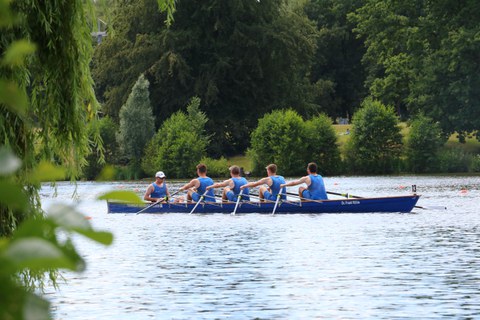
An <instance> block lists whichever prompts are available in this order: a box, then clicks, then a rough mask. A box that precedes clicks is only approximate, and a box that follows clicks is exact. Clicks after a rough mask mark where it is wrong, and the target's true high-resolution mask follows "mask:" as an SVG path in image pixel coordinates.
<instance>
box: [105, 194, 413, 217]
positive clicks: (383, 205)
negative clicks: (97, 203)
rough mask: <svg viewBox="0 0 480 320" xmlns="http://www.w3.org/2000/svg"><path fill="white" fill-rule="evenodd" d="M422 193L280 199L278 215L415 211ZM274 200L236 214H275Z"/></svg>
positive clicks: (118, 208) (129, 208) (169, 208)
mask: <svg viewBox="0 0 480 320" xmlns="http://www.w3.org/2000/svg"><path fill="white" fill-rule="evenodd" d="M419 198H420V196H419V195H408V196H395V197H378V198H348V199H333V200H323V201H284V202H280V203H279V204H278V206H277V208H276V210H275V214H282V213H284V214H318V213H370V212H411V211H412V209H413V208H414V207H415V205H416V203H417V201H418V199H419ZM149 205H151V204H149V203H145V204H131V203H124V202H123V203H122V202H111V201H108V202H107V206H108V213H137V212H139V211H140V210H142V209H145V208H146V207H148V206H149ZM195 205H196V203H163V204H156V205H154V206H152V207H150V208H148V209H146V210H144V211H142V214H143V213H145V214H148V213H190V212H191V211H192V209H193V208H194V207H195ZM274 206H275V203H273V202H263V203H259V202H250V201H249V202H241V203H240V204H239V206H238V208H237V211H236V213H238V214H246V213H272V211H273V208H274ZM234 209H235V202H223V203H220V202H217V203H211V202H205V203H200V204H199V205H197V207H196V208H195V211H194V214H205V213H232V212H233V210H234Z"/></svg>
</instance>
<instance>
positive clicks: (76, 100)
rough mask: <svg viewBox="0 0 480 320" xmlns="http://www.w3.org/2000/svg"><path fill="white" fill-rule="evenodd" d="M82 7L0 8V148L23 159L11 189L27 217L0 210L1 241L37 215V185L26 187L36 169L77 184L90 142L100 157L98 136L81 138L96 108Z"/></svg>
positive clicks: (30, 4) (33, 2)
mask: <svg viewBox="0 0 480 320" xmlns="http://www.w3.org/2000/svg"><path fill="white" fill-rule="evenodd" d="M87 7H88V5H87V4H85V3H84V2H83V1H81V0H74V1H69V2H54V3H46V2H44V1H37V0H27V1H21V2H16V3H15V5H14V6H12V7H10V5H9V1H6V2H5V1H4V0H2V1H1V8H2V10H1V11H2V14H1V15H2V19H0V20H1V22H0V28H1V31H0V53H1V54H0V57H1V58H0V128H2V129H1V130H0V141H1V144H2V145H5V146H8V147H9V148H10V150H11V151H12V152H13V153H14V154H16V155H18V156H19V157H20V158H21V159H22V167H21V170H19V171H17V172H16V174H15V182H18V183H20V184H21V185H23V186H24V190H25V196H26V198H27V200H26V202H28V203H29V204H30V206H29V210H26V211H15V210H12V209H11V208H9V207H5V206H0V221H1V223H0V224H1V226H2V227H1V229H0V232H1V234H0V235H9V234H10V233H11V232H12V231H13V230H14V228H15V227H16V225H17V224H18V223H19V222H21V221H22V220H23V219H24V218H26V217H27V216H30V215H40V214H41V213H42V211H41V205H40V201H39V197H38V189H39V188H40V184H38V183H35V182H32V181H30V180H29V179H28V177H29V175H30V173H31V170H32V168H34V167H35V166H36V164H37V163H38V162H39V161H41V160H43V159H47V160H53V161H55V162H56V163H58V164H61V165H62V166H63V167H64V168H65V169H66V172H67V176H68V177H70V178H71V179H75V178H76V177H77V176H78V175H79V173H80V172H81V167H82V166H83V165H84V164H85V163H86V160H85V157H86V155H87V154H88V153H89V152H90V146H89V143H88V140H89V139H91V140H93V141H94V144H95V145H96V146H97V148H98V150H100V151H101V150H102V143H101V140H100V138H99V136H98V135H93V136H90V137H89V132H88V130H87V124H88V123H89V122H92V121H95V117H96V111H97V108H98V104H97V102H96V100H95V96H94V92H93V88H92V80H91V77H90V69H89V62H90V54H91V52H92V49H91V39H90V31H89V29H88V26H87V21H86V18H85V11H84V9H85V8H87ZM3 18H5V20H4V19H3ZM9 21H10V22H9ZM33 52H35V54H32V53H33ZM27 89H28V90H27Z"/></svg>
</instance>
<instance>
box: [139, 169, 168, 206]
mask: <svg viewBox="0 0 480 320" xmlns="http://www.w3.org/2000/svg"><path fill="white" fill-rule="evenodd" d="M165 179H166V176H165V173H163V171H158V172H157V173H156V174H155V182H154V183H152V184H150V185H149V186H148V188H147V192H145V195H144V196H143V199H144V200H146V201H152V202H157V201H158V200H159V199H162V198H164V199H163V200H162V201H166V200H168V198H169V197H170V192H169V191H168V187H167V183H166V182H165Z"/></svg>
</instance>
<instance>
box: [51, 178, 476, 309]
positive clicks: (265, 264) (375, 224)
mask: <svg viewBox="0 0 480 320" xmlns="http://www.w3.org/2000/svg"><path fill="white" fill-rule="evenodd" d="M413 184H415V185H417V192H418V193H419V194H422V198H420V201H419V203H418V205H419V206H425V207H428V206H440V205H443V206H446V207H447V208H448V209H447V210H443V211H440V210H422V209H415V210H414V214H323V215H303V216H301V215H278V216H273V217H272V216H270V215H257V214H253V215H236V216H230V215H221V214H214V215H195V214H194V215H186V214H183V215H182V214H165V215H146V214H145V215H143V214H141V215H124V214H112V215H108V214H107V213H106V204H105V203H104V202H99V201H95V198H96V197H97V196H98V195H99V194H101V193H102V192H106V191H108V190H111V189H127V190H137V192H138V193H139V195H141V194H143V191H144V190H145V189H146V187H147V184H146V183H123V182H116V183H111V184H105V183H79V184H78V186H77V194H78V197H77V199H71V194H72V192H73V191H74V190H75V188H74V187H73V186H71V185H70V184H66V183H65V184H64V183H61V184H59V185H58V190H57V192H58V196H57V197H54V196H53V194H54V192H53V190H52V188H51V187H49V186H45V187H44V188H43V189H42V197H43V201H44V206H45V207H48V205H50V204H51V203H53V202H56V201H62V202H73V203H76V204H77V205H78V207H79V209H80V210H81V211H82V212H84V213H85V215H87V216H89V217H91V220H90V221H91V222H92V224H93V225H94V226H95V227H96V228H98V229H107V230H109V231H111V232H113V233H114V235H115V242H114V244H113V245H112V246H111V247H103V246H101V245H97V244H94V243H91V242H88V241H85V240H83V239H78V241H77V243H78V245H79V249H80V252H81V253H82V255H83V256H84V257H85V258H86V260H87V262H88V269H87V270H86V271H85V272H84V273H82V274H73V273H66V274H65V278H66V279H67V281H68V284H66V285H63V286H62V287H61V289H60V290H59V291H58V292H55V291H53V290H51V291H50V292H49V293H48V297H49V299H50V300H51V301H52V303H53V306H54V317H55V318H56V319H146V318H154V319H155V318H157V319H225V318H228V319H254V318H258V319H311V318H334V319H360V318H361V319H364V318H377V319H403V318H412V319H413V318H415V319H420V318H421V319H428V318H442V317H444V318H472V319H473V318H478V317H480V292H479V289H478V288H479V286H480V254H479V253H480V217H479V211H480V210H479V209H480V204H479V203H478V198H479V186H480V178H478V177H473V178H472V177H413V176H401V177H349V178H347V177H330V178H326V185H327V189H328V190H329V191H333V192H339V193H343V192H348V193H350V194H352V195H358V196H386V195H402V194H407V193H409V192H410V188H411V185H413ZM176 186H178V184H177V185H176V184H172V183H171V184H170V188H171V189H172V190H175V189H176ZM290 191H292V192H294V191H295V189H291V190H290Z"/></svg>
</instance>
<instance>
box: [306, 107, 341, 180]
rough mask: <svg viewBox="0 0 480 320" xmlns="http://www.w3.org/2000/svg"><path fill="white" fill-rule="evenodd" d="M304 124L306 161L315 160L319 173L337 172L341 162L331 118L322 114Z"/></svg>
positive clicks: (339, 169)
mask: <svg viewBox="0 0 480 320" xmlns="http://www.w3.org/2000/svg"><path fill="white" fill-rule="evenodd" d="M305 125H306V133H307V139H306V141H305V142H306V144H305V148H306V149H307V151H308V152H307V158H306V159H305V160H306V162H311V161H314V162H316V163H317V164H318V172H319V173H320V174H327V175H332V174H338V173H339V172H340V171H341V166H342V162H341V158H340V151H339V149H338V145H337V134H336V132H335V130H334V129H333V126H332V120H331V119H330V118H329V117H328V116H326V115H324V114H322V115H319V116H316V117H314V118H312V119H310V120H308V121H306V123H305ZM304 166H306V165H304Z"/></svg>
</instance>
